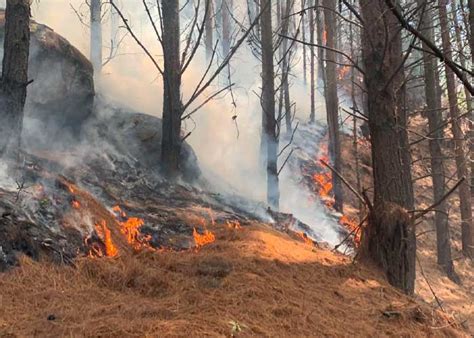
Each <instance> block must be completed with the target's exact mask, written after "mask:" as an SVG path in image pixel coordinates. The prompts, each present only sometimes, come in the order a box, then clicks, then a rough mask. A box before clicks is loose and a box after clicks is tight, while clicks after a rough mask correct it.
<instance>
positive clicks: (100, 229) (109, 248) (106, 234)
mask: <svg viewBox="0 0 474 338" xmlns="http://www.w3.org/2000/svg"><path fill="white" fill-rule="evenodd" d="M95 231H96V232H97V235H98V236H99V237H100V238H101V239H102V241H103V243H104V246H105V253H101V254H102V256H104V254H105V256H107V257H115V256H117V255H118V249H117V247H116V246H115V245H114V242H113V241H112V236H111V234H110V229H109V228H108V227H107V223H106V222H105V220H102V221H100V222H99V224H96V225H95Z"/></svg>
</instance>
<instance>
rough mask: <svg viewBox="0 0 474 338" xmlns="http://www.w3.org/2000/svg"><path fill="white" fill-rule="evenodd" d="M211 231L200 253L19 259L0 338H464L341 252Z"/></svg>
mask: <svg viewBox="0 0 474 338" xmlns="http://www.w3.org/2000/svg"><path fill="white" fill-rule="evenodd" d="M212 230H213V231H214V232H215V233H216V236H217V241H216V242H215V243H213V244H211V245H209V246H206V247H204V248H202V249H201V250H199V251H188V252H179V253H178V252H143V253H141V254H138V255H134V256H126V257H121V258H117V259H84V260H81V261H79V262H78V265H77V268H76V269H74V268H70V267H58V266H54V265H49V264H45V263H36V262H32V261H30V260H28V259H23V261H22V266H21V267H20V268H17V269H15V270H13V271H11V272H9V273H6V274H3V275H1V276H0V290H1V298H0V300H1V304H0V305H1V306H0V336H8V335H17V336H188V337H189V336H206V335H209V336H230V335H231V334H232V324H230V322H231V321H234V322H236V323H238V324H239V325H240V326H241V328H242V332H241V333H240V335H242V336H248V335H258V336H282V337H283V336H284V337H288V336H321V335H327V336H351V337H352V336H377V337H379V336H390V335H396V336H427V335H432V336H459V335H462V333H461V332H460V331H457V329H455V328H453V327H451V326H450V325H448V324H447V321H446V320H445V319H443V318H442V317H440V316H439V315H438V314H436V313H434V314H433V313H432V312H431V310H430V309H429V308H428V307H426V306H423V305H419V304H417V303H416V302H415V301H413V300H411V299H409V298H407V297H404V296H403V295H401V294H400V293H399V292H398V291H396V290H394V289H393V288H391V287H390V286H388V285H387V284H386V283H385V282H384V281H383V280H382V279H381V278H380V276H379V275H378V274H377V273H376V272H374V271H372V270H371V269H368V268H364V267H361V266H358V265H353V264H351V263H350V261H348V259H347V258H345V257H342V256H339V255H335V254H333V253H331V252H328V251H323V250H319V249H313V248H311V247H310V246H308V245H306V244H304V243H299V242H297V241H295V240H293V239H291V238H290V237H288V236H287V235H284V234H281V233H277V232H275V231H274V230H272V229H270V228H268V227H267V226H264V225H253V226H250V227H245V228H243V229H241V230H233V229H229V228H228V227H225V226H215V227H213V228H212ZM384 311H385V312H390V313H392V315H390V316H388V317H387V315H383V312H384ZM48 318H49V320H48Z"/></svg>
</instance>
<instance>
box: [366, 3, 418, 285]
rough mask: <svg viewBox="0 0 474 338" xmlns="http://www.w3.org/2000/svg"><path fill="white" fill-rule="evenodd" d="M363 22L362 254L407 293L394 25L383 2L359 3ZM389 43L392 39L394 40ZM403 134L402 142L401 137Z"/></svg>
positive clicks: (412, 255)
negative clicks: (367, 208) (368, 203)
mask: <svg viewBox="0 0 474 338" xmlns="http://www.w3.org/2000/svg"><path fill="white" fill-rule="evenodd" d="M361 14H362V17H363V19H364V22H365V26H364V30H363V35H362V40H363V42H362V55H363V61H364V68H365V72H366V73H365V84H366V88H367V93H368V94H367V95H368V98H367V101H368V115H369V128H370V135H371V144H372V166H373V175H374V206H373V210H372V211H371V213H370V217H369V224H368V226H367V227H366V229H365V231H364V238H363V244H362V250H363V255H366V256H368V257H369V258H371V259H372V260H373V261H374V262H375V263H376V264H377V265H379V266H380V267H381V268H382V269H383V270H384V271H385V273H386V275H387V278H388V281H389V283H390V284H392V285H394V286H395V287H397V288H399V289H401V290H402V291H404V292H405V293H407V294H412V293H413V292H414V286H415V262H416V239H415V231H414V228H413V224H412V222H411V221H410V217H409V216H408V213H407V210H406V209H410V210H411V209H413V206H414V201H413V200H414V198H413V187H412V179H411V171H410V161H409V160H407V157H408V158H409V156H407V155H406V154H409V149H407V148H406V144H408V135H407V134H406V132H404V133H402V132H400V129H403V130H406V129H405V128H406V126H405V125H403V121H404V118H403V117H402V116H401V115H402V114H404V112H403V109H402V107H400V106H399V104H400V101H399V99H398V97H399V95H400V93H399V91H400V90H401V88H403V86H402V84H401V83H400V82H399V81H400V76H395V77H393V78H392V75H394V74H395V73H396V72H399V71H400V69H399V67H400V65H401V60H402V55H401V51H400V49H399V43H398V42H397V41H395V40H398V39H401V36H400V28H401V27H400V25H399V23H398V21H397V19H396V18H395V17H394V16H393V14H392V13H391V11H390V10H389V8H388V7H387V6H386V4H385V1H384V0H367V1H364V3H363V4H362V6H361ZM394 42H395V43H394ZM401 138H403V140H401Z"/></svg>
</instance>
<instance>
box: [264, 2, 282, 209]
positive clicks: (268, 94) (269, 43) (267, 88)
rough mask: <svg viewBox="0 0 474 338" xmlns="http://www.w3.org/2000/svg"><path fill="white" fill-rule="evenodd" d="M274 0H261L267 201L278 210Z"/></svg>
mask: <svg viewBox="0 0 474 338" xmlns="http://www.w3.org/2000/svg"><path fill="white" fill-rule="evenodd" d="M271 5H272V1H271V0H261V11H262V13H263V14H262V18H261V22H260V24H261V34H262V37H261V41H262V114H263V116H264V118H263V123H264V124H263V132H262V137H263V138H265V139H266V148H267V149H266V150H267V152H266V155H267V156H266V157H267V158H266V164H267V202H268V204H269V206H270V207H272V208H274V209H275V210H278V208H279V200H280V191H279V186H278V169H277V152H278V137H277V131H276V119H275V83H274V81H275V77H274V75H275V73H274V64H273V31H272V6H271Z"/></svg>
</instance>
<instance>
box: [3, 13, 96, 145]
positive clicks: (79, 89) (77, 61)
mask: <svg viewBox="0 0 474 338" xmlns="http://www.w3.org/2000/svg"><path fill="white" fill-rule="evenodd" d="M30 26H31V27H30V29H31V43H30V61H29V71H28V73H29V76H28V77H29V78H30V79H31V80H33V81H34V82H33V83H32V84H30V85H29V86H28V96H27V102H26V107H25V117H26V119H30V118H31V119H34V120H35V121H34V123H33V124H34V126H35V128H36V129H37V130H41V134H43V135H48V138H49V139H50V138H51V137H54V136H55V135H58V133H61V135H64V134H65V133H69V134H73V135H74V134H75V135H76V136H77V135H78V133H79V131H80V127H81V125H82V123H83V122H84V121H85V120H86V119H87V118H88V117H89V116H90V115H91V114H92V108H93V102H94V95H95V91H94V80H93V68H92V64H91V63H90V62H89V60H88V59H87V58H86V57H85V56H84V55H83V54H82V53H81V52H80V51H79V50H78V49H77V48H75V47H74V46H72V45H71V44H70V43H69V42H68V41H67V40H66V39H65V38H63V37H62V36H60V35H59V34H57V33H55V32H54V31H53V30H52V29H51V28H49V27H47V26H45V25H42V24H39V23H36V22H34V21H32V22H31V25H30ZM4 29H5V12H4V10H0V49H1V50H0V59H1V58H3V50H2V48H3V38H4ZM30 122H31V121H30ZM28 125H31V123H30V124H28V122H27V125H26V128H28ZM39 141H41V138H40V140H39ZM35 142H36V140H35Z"/></svg>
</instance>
